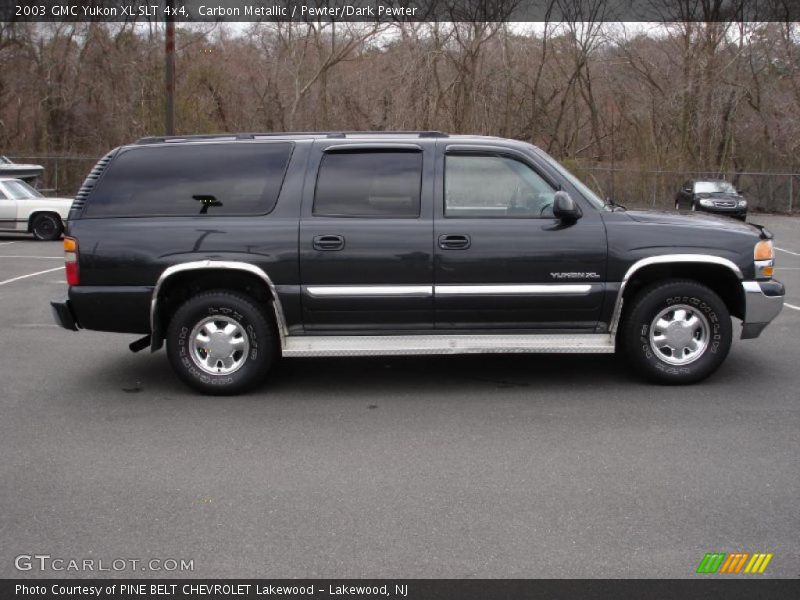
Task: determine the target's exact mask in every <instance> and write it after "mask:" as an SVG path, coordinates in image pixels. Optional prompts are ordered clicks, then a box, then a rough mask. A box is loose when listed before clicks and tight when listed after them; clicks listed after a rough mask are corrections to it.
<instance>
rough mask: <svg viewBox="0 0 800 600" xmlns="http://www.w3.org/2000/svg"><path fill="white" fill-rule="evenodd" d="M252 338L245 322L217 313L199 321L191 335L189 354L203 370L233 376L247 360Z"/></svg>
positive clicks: (213, 373) (212, 373)
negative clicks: (242, 323)
mask: <svg viewBox="0 0 800 600" xmlns="http://www.w3.org/2000/svg"><path fill="white" fill-rule="evenodd" d="M249 351H250V341H249V340H248V338H247V333H245V330H244V328H243V327H242V325H241V324H240V323H239V322H237V321H235V320H234V319H232V318H230V317H225V316H222V315H214V316H213V317H208V318H206V319H203V320H202V321H200V322H199V323H198V324H197V325H195V327H194V329H192V333H191V335H190V336H189V354H190V356H191V357H192V361H193V362H194V364H195V365H197V366H198V367H199V368H200V369H201V370H203V371H205V372H206V373H209V374H211V375H230V374H231V373H235V372H236V371H238V370H239V369H240V368H241V367H242V365H243V364H244V363H245V360H246V359H247V354H248V352H249Z"/></svg>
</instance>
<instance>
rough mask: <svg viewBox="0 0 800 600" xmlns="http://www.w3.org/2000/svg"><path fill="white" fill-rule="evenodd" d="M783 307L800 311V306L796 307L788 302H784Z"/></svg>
mask: <svg viewBox="0 0 800 600" xmlns="http://www.w3.org/2000/svg"><path fill="white" fill-rule="evenodd" d="M783 305H784V306H788V307H789V308H793V309H795V310H800V306H795V305H794V304H789V303H788V302H784V303H783Z"/></svg>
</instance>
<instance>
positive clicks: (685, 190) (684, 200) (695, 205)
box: [675, 179, 747, 221]
mask: <svg viewBox="0 0 800 600" xmlns="http://www.w3.org/2000/svg"><path fill="white" fill-rule="evenodd" d="M681 209H685V210H699V211H703V212H709V213H714V214H717V215H725V216H726V217H734V218H736V219H739V220H741V221H744V220H745V219H746V218H747V200H745V199H744V198H743V197H742V195H741V194H739V192H737V191H736V188H735V187H733V184H731V183H728V182H727V181H724V180H722V179H690V180H688V181H686V182H684V184H683V185H682V186H681V189H680V190H679V191H678V194H677V196H675V210H681Z"/></svg>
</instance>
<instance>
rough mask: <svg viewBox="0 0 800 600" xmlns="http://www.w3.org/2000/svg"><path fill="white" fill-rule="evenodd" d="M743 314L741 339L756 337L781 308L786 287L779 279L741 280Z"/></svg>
mask: <svg viewBox="0 0 800 600" xmlns="http://www.w3.org/2000/svg"><path fill="white" fill-rule="evenodd" d="M742 288H743V289H744V302H745V314H744V319H743V321H742V339H743V340H747V339H752V338H757V337H758V336H759V335H761V332H762V331H764V328H766V326H767V325H769V324H770V322H771V321H772V319H774V318H775V317H777V316H778V314H779V313H780V312H781V309H782V308H783V297H784V295H785V294H786V289H785V288H784V287H783V284H782V283H781V282H779V281H773V280H769V281H743V282H742Z"/></svg>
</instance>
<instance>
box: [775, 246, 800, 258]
mask: <svg viewBox="0 0 800 600" xmlns="http://www.w3.org/2000/svg"><path fill="white" fill-rule="evenodd" d="M775 250H780V251H781V252H786V254H794V255H795V256H800V252H792V251H791V250H784V249H783V248H778V247H777V246H776V247H775Z"/></svg>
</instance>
